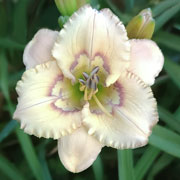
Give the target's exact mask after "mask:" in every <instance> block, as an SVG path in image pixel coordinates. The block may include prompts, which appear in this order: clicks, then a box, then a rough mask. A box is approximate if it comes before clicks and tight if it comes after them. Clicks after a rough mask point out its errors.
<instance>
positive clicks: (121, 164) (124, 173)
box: [117, 149, 134, 180]
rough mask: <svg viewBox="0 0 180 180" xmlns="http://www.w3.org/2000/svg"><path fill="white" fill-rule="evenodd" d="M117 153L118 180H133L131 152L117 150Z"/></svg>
mask: <svg viewBox="0 0 180 180" xmlns="http://www.w3.org/2000/svg"><path fill="white" fill-rule="evenodd" d="M117 153H118V174H119V180H134V168H133V153H132V150H131V149H127V150H118V151H117Z"/></svg>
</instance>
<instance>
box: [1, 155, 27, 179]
mask: <svg viewBox="0 0 180 180" xmlns="http://www.w3.org/2000/svg"><path fill="white" fill-rule="evenodd" d="M0 171H2V173H3V174H5V175H6V176H7V177H9V178H10V179H17V180H25V178H24V177H23V176H22V175H21V173H20V172H19V170H18V169H17V167H16V166H15V165H14V164H13V163H11V162H10V161H9V160H8V159H6V158H5V157H4V156H2V155H0Z"/></svg>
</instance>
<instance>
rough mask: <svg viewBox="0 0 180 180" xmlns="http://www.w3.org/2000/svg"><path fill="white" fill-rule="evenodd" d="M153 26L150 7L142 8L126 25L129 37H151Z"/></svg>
mask: <svg viewBox="0 0 180 180" xmlns="http://www.w3.org/2000/svg"><path fill="white" fill-rule="evenodd" d="M154 28H155V20H154V19H153V18H152V12H151V9H150V8H148V9H144V10H142V11H141V12H140V13H139V14H138V15H137V16H135V17H134V18H133V19H132V20H131V21H130V22H129V23H128V25H127V27H126V29H127V33H128V37H129V38H130V39H151V37H152V35H153V33H154Z"/></svg>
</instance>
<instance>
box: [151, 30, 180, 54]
mask: <svg viewBox="0 0 180 180" xmlns="http://www.w3.org/2000/svg"><path fill="white" fill-rule="evenodd" d="M153 39H154V40H155V41H156V42H157V43H159V44H161V45H164V46H166V47H168V48H170V49H172V50H175V51H178V52H180V37H179V36H177V35H174V34H171V33H168V32H165V31H159V32H158V33H157V34H156V36H155V37H154V38H153Z"/></svg>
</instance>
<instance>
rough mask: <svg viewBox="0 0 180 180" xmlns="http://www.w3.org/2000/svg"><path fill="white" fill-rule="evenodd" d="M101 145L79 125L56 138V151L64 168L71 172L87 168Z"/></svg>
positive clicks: (94, 158)
mask: <svg viewBox="0 0 180 180" xmlns="http://www.w3.org/2000/svg"><path fill="white" fill-rule="evenodd" d="M101 148H102V145H101V144H100V143H99V142H98V141H97V140H96V139H95V138H94V137H92V136H90V135H88V133H87V131H86V129H85V128H84V127H81V128H79V129H77V130H76V131H74V132H73V133H72V134H70V135H67V136H64V137H62V138H60V139H59V140H58V153H59V157H60V160H61V162H62V163H63V165H64V166H65V168H66V169H67V170H69V171H71V172H73V173H78V172H81V171H83V170H85V169H87V168H88V167H89V166H91V165H92V164H93V162H94V161H95V160H96V158H97V156H98V154H99V153H100V151H101Z"/></svg>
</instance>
